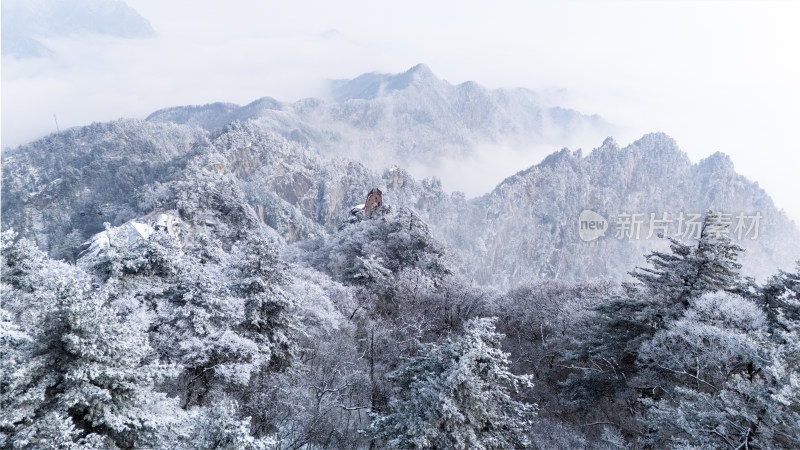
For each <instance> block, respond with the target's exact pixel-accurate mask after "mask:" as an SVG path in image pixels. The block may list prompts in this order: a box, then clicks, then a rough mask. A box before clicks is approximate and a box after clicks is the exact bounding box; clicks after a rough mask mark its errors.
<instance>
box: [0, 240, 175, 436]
mask: <svg viewBox="0 0 800 450" xmlns="http://www.w3.org/2000/svg"><path fill="white" fill-rule="evenodd" d="M23 252H29V253H31V256H32V260H34V261H44V262H43V263H42V266H41V267H39V270H37V271H36V272H34V273H31V272H27V271H26V270H25V269H26V268H25V267H24V265H20V264H16V265H15V269H14V270H12V271H11V272H12V273H14V277H13V279H12V280H10V281H12V282H13V283H14V284H16V285H17V286H18V288H16V289H15V288H13V287H12V289H6V292H5V293H6V294H9V296H10V297H11V299H12V304H18V303H19V301H16V302H14V301H13V300H15V297H25V298H28V299H31V298H34V299H36V301H35V302H31V303H30V305H31V306H33V307H35V308H37V309H39V314H38V315H37V316H36V318H35V320H33V321H32V322H31V326H30V328H28V329H26V330H25V331H26V333H28V335H29V336H30V340H29V341H27V342H26V344H25V345H24V347H23V348H22V349H18V351H24V353H25V357H24V359H22V360H19V359H18V360H17V361H18V362H17V363H16V364H14V367H13V368H10V369H9V370H8V372H10V376H9V375H8V373H4V376H3V379H4V380H6V381H5V382H4V383H5V384H6V389H4V392H3V394H2V395H3V402H2V406H3V408H2V413H1V414H0V416H1V417H2V423H3V432H4V433H5V434H6V435H7V443H8V444H10V445H11V446H22V447H27V446H36V445H38V444H37V443H43V442H49V441H52V442H56V443H62V444H63V445H65V446H66V445H67V444H69V443H82V444H81V445H90V444H92V443H94V444H97V445H102V446H105V447H108V446H117V447H121V448H132V447H137V446H147V445H154V444H155V443H156V442H159V441H164V440H165V439H167V436H168V433H166V432H165V431H166V429H165V428H164V427H165V426H168V425H169V423H170V422H171V421H173V420H174V419H176V418H178V417H180V411H179V409H178V408H177V405H176V403H175V402H174V401H172V400H168V399H167V398H166V396H165V395H164V394H161V393H158V392H156V390H155V384H156V383H158V382H159V381H160V380H162V379H163V377H164V376H166V375H167V374H168V373H169V370H168V368H167V367H164V366H161V365H159V364H157V363H155V362H152V356H153V355H152V349H151V348H150V346H149V344H148V340H147V335H146V333H145V330H143V329H141V328H139V327H137V326H136V324H135V323H133V322H125V321H123V320H122V319H121V318H120V317H118V316H117V313H116V311H114V310H113V309H110V308H108V307H107V306H106V304H105V299H104V298H102V297H101V296H99V295H98V294H97V292H95V291H94V290H93V289H92V286H91V284H90V282H89V278H88V276H87V275H86V274H85V273H83V272H82V271H81V270H80V269H78V268H76V267H71V266H68V265H66V264H64V263H59V262H52V261H46V259H45V258H44V255H43V254H41V253H40V254H36V252H32V251H31V250H30V244H29V243H28V242H26V241H25V240H20V242H19V243H17V244H15V245H12V246H10V248H8V251H6V247H5V246H4V253H5V254H6V255H5V256H6V257H5V262H6V264H8V262H9V261H13V260H14V257H15V256H16V255H19V254H22V253H23ZM33 280H35V281H36V283H35V284H33V283H32V281H33ZM5 281H6V280H5V279H4V282H5ZM12 286H13V284H12ZM20 288H22V289H20ZM17 300H18V299H17ZM4 369H5V367H4ZM4 372H6V370H4ZM62 444H58V445H62ZM94 444H92V445H94Z"/></svg>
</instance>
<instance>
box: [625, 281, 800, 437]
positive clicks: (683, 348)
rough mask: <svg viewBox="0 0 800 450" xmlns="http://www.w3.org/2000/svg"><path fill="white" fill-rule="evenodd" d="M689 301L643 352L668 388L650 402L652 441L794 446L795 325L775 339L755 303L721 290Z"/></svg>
mask: <svg viewBox="0 0 800 450" xmlns="http://www.w3.org/2000/svg"><path fill="white" fill-rule="evenodd" d="M691 303H692V304H691V306H690V309H689V310H688V311H687V313H686V314H685V315H684V317H682V318H681V319H680V320H678V321H675V322H674V323H672V324H671V325H670V327H669V328H668V329H665V330H661V331H659V332H658V333H656V335H655V336H654V338H653V339H652V340H651V341H650V342H648V343H646V344H645V345H643V348H642V350H641V352H640V359H641V363H642V364H643V365H644V366H646V367H648V368H650V370H653V371H655V372H657V374H658V376H659V377H660V378H661V380H662V385H663V386H665V390H666V392H665V393H664V395H663V396H661V399H660V400H658V401H654V400H650V399H646V400H645V404H647V405H648V406H649V410H648V411H647V414H646V418H647V423H648V425H649V429H650V432H649V433H648V436H647V441H648V442H649V444H651V445H654V446H656V447H662V446H665V445H666V444H668V443H669V444H670V445H673V446H680V447H706V448H711V447H713V448H720V447H731V448H751V447H752V448H773V447H779V448H796V447H797V446H798V444H800V434H799V433H800V431H798V430H799V429H798V425H800V415H798V411H797V409H796V408H797V406H798V399H799V397H798V393H797V389H796V387H797V386H798V381H800V372H798V367H797V361H796V359H797V353H796V352H797V349H798V348H797V344H796V342H797V341H796V340H797V338H798V337H800V336H798V335H797V334H796V332H797V326H796V325H795V326H794V330H793V331H792V333H790V334H787V335H785V336H782V337H781V338H779V339H778V340H777V341H776V340H775V337H774V336H770V334H769V333H768V332H767V318H766V315H765V314H764V312H763V311H762V310H761V309H760V308H759V307H758V306H757V305H756V304H755V303H754V302H752V301H750V300H747V299H744V298H742V297H740V296H736V295H732V294H729V293H725V292H721V291H720V292H716V293H708V294H704V295H703V296H701V297H700V298H698V299H693V300H692V302H691ZM771 341H772V342H771ZM792 347H793V348H792ZM792 355H794V356H792ZM792 359H794V361H792Z"/></svg>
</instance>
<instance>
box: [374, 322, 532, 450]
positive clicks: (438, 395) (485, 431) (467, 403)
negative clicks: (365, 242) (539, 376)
mask: <svg viewBox="0 0 800 450" xmlns="http://www.w3.org/2000/svg"><path fill="white" fill-rule="evenodd" d="M501 338H502V336H501V335H500V334H498V333H497V332H495V331H494V319H473V320H471V321H469V322H467V323H466V325H465V330H464V334H463V335H462V336H459V337H457V338H455V339H448V340H447V341H445V342H443V343H442V344H438V345H437V344H426V345H423V346H422V347H421V348H420V349H419V355H418V356H416V357H413V358H410V359H409V360H408V361H406V362H405V363H404V364H403V365H402V366H401V367H400V368H399V369H397V371H395V372H394V373H393V374H392V375H391V378H392V380H393V381H394V382H395V383H396V386H397V388H396V390H395V395H394V397H393V398H392V399H391V401H390V412H389V414H387V415H385V416H382V417H380V416H379V417H376V418H375V420H374V422H373V423H372V427H371V429H370V431H371V434H372V435H373V437H374V438H375V439H377V440H379V441H380V442H382V443H383V445H386V446H387V447H389V448H419V449H422V448H458V449H466V448H475V449H507V448H522V447H524V446H525V445H527V443H528V440H527V437H526V431H527V428H528V427H529V426H530V424H531V421H532V419H533V417H534V416H535V414H536V412H535V411H536V408H535V406H533V405H530V404H525V403H520V402H518V401H516V400H514V398H513V397H512V396H511V391H516V390H517V389H518V388H523V387H529V386H530V384H531V381H530V378H529V377H528V376H519V375H515V374H513V373H511V372H509V370H508V363H509V362H508V355H507V354H506V353H504V352H503V351H502V350H501V348H500V342H501Z"/></svg>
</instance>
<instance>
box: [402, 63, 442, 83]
mask: <svg viewBox="0 0 800 450" xmlns="http://www.w3.org/2000/svg"><path fill="white" fill-rule="evenodd" d="M405 74H407V75H411V76H413V77H414V78H415V79H418V80H419V79H424V78H436V75H434V74H433V71H432V70H431V68H430V67H428V65H427V64H423V63H419V64H417V65H416V66H414V67H412V68H410V69H408V70H406V71H405V73H404V75H405Z"/></svg>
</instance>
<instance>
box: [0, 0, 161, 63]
mask: <svg viewBox="0 0 800 450" xmlns="http://www.w3.org/2000/svg"><path fill="white" fill-rule="evenodd" d="M2 13H3V14H2V22H3V24H2V25H3V26H2V35H3V39H2V53H3V56H10V57H15V58H31V57H45V56H51V55H52V50H51V49H49V48H48V47H47V45H46V44H45V43H43V42H42V39H43V38H45V39H46V38H54V37H64V36H74V35H85V34H99V35H108V36H114V37H120V38H129V39H130V38H145V37H151V36H153V35H154V34H155V31H154V30H153V27H152V26H151V25H150V22H149V21H148V20H147V19H145V18H144V17H142V16H141V15H139V13H137V12H136V11H135V10H134V9H133V8H131V7H130V6H128V5H127V4H126V3H125V2H124V1H120V0H116V1H107V0H70V1H63V0H3V3H2Z"/></svg>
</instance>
